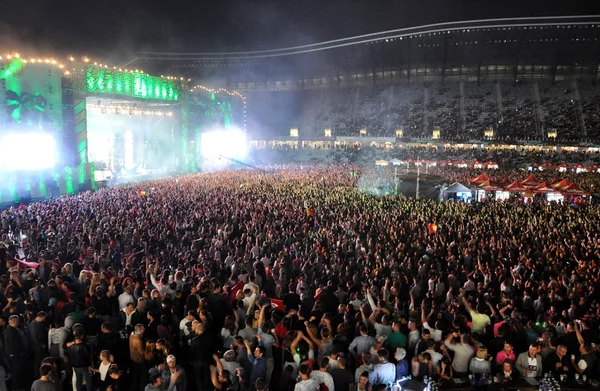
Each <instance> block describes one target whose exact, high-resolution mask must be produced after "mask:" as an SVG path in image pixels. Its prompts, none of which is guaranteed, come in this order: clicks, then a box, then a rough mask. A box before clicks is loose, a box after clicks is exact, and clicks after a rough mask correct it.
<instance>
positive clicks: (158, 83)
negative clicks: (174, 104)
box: [86, 66, 179, 101]
mask: <svg viewBox="0 0 600 391" xmlns="http://www.w3.org/2000/svg"><path fill="white" fill-rule="evenodd" d="M86 88H87V91H88V92H93V93H104V94H113V95H126V96H130V97H135V98H142V99H159V100H169V101H177V100H179V91H178V87H177V86H176V85H175V84H174V83H173V81H171V80H164V79H162V78H160V77H154V76H150V75H146V74H145V73H140V72H122V71H118V70H114V69H103V68H98V67H96V66H90V67H88V69H87V73H86Z"/></svg>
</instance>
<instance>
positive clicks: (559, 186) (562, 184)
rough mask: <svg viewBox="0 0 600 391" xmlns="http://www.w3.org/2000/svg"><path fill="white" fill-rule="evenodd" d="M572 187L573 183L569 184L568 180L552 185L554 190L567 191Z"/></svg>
mask: <svg viewBox="0 0 600 391" xmlns="http://www.w3.org/2000/svg"><path fill="white" fill-rule="evenodd" d="M570 185H571V182H569V181H568V180H566V179H563V180H562V181H558V182H554V183H552V184H551V185H550V187H551V188H553V189H566V188H567V187H569V186H570Z"/></svg>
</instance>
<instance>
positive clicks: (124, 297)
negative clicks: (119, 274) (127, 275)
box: [118, 286, 136, 310]
mask: <svg viewBox="0 0 600 391" xmlns="http://www.w3.org/2000/svg"><path fill="white" fill-rule="evenodd" d="M132 293H133V292H132V290H131V287H129V286H126V287H125V289H124V290H123V293H121V294H120V295H119V299H118V300H119V310H122V309H123V308H125V307H127V304H129V303H135V301H136V300H135V297H133V294H132Z"/></svg>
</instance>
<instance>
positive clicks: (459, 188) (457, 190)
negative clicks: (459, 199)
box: [444, 182, 471, 193]
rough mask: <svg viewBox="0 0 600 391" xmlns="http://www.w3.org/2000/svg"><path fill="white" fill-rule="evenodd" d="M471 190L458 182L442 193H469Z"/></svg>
mask: <svg viewBox="0 0 600 391" xmlns="http://www.w3.org/2000/svg"><path fill="white" fill-rule="evenodd" d="M470 192H471V189H469V188H468V187H467V186H465V185H463V184H462V183H459V182H454V183H453V184H451V185H450V186H448V187H446V188H445V189H444V193H470Z"/></svg>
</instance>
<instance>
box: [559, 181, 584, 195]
mask: <svg viewBox="0 0 600 391" xmlns="http://www.w3.org/2000/svg"><path fill="white" fill-rule="evenodd" d="M561 193H562V194H563V195H571V196H584V195H585V196H589V195H590V193H588V192H587V191H584V190H583V189H582V188H581V187H579V186H577V185H576V184H574V183H571V184H570V185H569V186H568V187H567V188H565V189H563V190H562V191H561Z"/></svg>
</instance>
